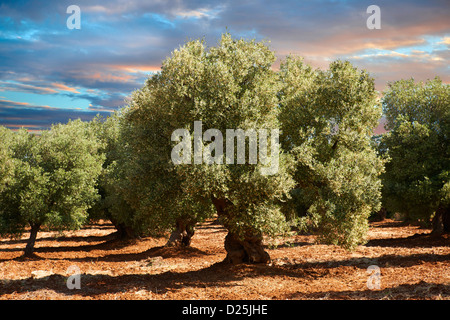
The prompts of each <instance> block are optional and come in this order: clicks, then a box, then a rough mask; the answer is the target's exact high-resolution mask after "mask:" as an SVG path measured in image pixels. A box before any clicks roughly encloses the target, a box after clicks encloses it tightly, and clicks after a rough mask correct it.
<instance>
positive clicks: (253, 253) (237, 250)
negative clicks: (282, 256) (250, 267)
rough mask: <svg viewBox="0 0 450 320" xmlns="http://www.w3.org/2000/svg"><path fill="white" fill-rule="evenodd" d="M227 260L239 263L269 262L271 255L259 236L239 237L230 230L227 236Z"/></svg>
mask: <svg viewBox="0 0 450 320" xmlns="http://www.w3.org/2000/svg"><path fill="white" fill-rule="evenodd" d="M225 250H226V251H227V257H226V258H225V261H226V262H229V263H232V264H239V263H269V262H270V256H269V254H268V253H267V252H266V251H264V247H263V246H262V239H261V237H258V236H251V237H245V238H244V239H243V240H241V239H239V237H237V236H236V235H235V234H233V233H231V232H228V234H227V236H226V237H225Z"/></svg>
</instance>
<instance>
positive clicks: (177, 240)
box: [166, 218, 196, 246]
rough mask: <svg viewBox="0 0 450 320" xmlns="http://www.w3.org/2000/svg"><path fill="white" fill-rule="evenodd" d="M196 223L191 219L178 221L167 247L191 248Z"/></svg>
mask: <svg viewBox="0 0 450 320" xmlns="http://www.w3.org/2000/svg"><path fill="white" fill-rule="evenodd" d="M195 224H196V221H192V220H190V219H183V218H180V219H177V221H176V223H175V230H173V231H172V233H171V235H170V238H169V240H168V241H167V243H166V246H190V245H191V240H192V236H193V235H194V233H195Z"/></svg>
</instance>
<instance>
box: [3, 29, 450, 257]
mask: <svg viewBox="0 0 450 320" xmlns="http://www.w3.org/2000/svg"><path fill="white" fill-rule="evenodd" d="M274 62H275V53H274V52H272V51H271V50H270V49H269V47H268V46H267V44H266V43H265V42H257V41H255V40H252V41H246V40H243V39H233V38H232V37H231V36H230V35H229V34H224V35H223V36H222V38H221V39H220V41H219V42H218V43H217V45H216V46H210V47H207V46H206V43H205V42H204V41H201V40H195V41H190V42H187V43H186V44H184V45H182V46H181V47H179V48H178V49H176V50H174V51H173V52H172V54H171V55H170V56H169V57H168V58H167V59H166V60H164V61H163V64H162V68H161V71H160V72H158V73H155V74H152V75H151V76H150V77H149V78H148V80H147V81H146V83H145V85H144V86H143V87H142V88H141V89H139V90H137V91H135V92H134V93H133V94H132V99H131V102H130V104H129V106H128V107H127V108H124V109H122V110H120V111H118V112H116V113H114V114H112V115H111V116H110V117H108V118H106V119H104V118H101V117H97V118H95V119H94V120H92V121H91V122H88V123H85V122H82V121H80V120H77V121H70V122H69V123H67V124H59V125H54V126H52V128H51V129H49V130H44V131H43V132H42V133H41V134H40V135H33V134H31V133H28V132H27V131H26V130H25V129H21V130H18V131H17V132H12V131H11V130H8V129H6V128H3V127H0V140H1V142H2V143H1V144H0V234H1V235H9V236H13V237H14V236H16V237H18V236H20V235H22V234H23V233H24V232H25V231H26V230H30V239H29V242H28V244H27V247H26V250H25V254H26V255H30V254H32V252H33V247H34V241H35V239H36V235H37V232H38V231H39V230H40V229H41V228H42V227H45V228H51V229H56V230H63V229H77V228H79V227H80V226H82V225H83V223H85V222H86V221H87V220H88V219H100V218H104V219H109V220H110V221H112V223H113V224H114V225H115V227H116V228H117V230H118V234H119V235H120V236H127V237H137V236H147V235H161V234H167V232H172V234H171V236H170V238H169V242H168V244H170V245H189V244H190V240H191V237H192V236H193V234H194V230H195V225H196V224H197V223H198V222H201V221H204V220H205V219H206V218H210V217H213V216H215V215H217V216H218V218H219V220H220V222H221V223H222V224H223V225H224V226H225V227H226V228H227V230H228V235H227V237H226V239H225V249H226V251H227V254H228V255H227V260H228V261H230V262H233V263H238V262H243V261H245V262H267V261H269V259H270V257H269V255H268V254H267V252H266V251H265V250H264V247H263V245H262V239H263V236H264V235H269V236H277V235H283V234H285V232H287V231H289V230H290V227H293V226H295V227H296V228H297V229H298V230H301V231H305V230H308V231H312V232H316V233H317V234H318V236H319V237H318V239H319V240H321V241H323V242H325V243H331V244H336V245H340V246H343V247H345V248H349V249H351V248H354V247H355V246H357V245H359V244H362V243H364V241H365V237H366V233H367V230H368V217H369V215H370V214H371V213H373V212H376V211H378V210H379V209H380V206H381V199H383V205H384V206H385V207H386V208H387V209H388V210H391V211H396V212H402V213H405V214H406V215H407V216H408V217H409V218H411V219H421V220H422V221H425V222H429V221H430V218H431V217H434V220H433V221H434V225H433V227H434V230H435V231H436V232H449V230H450V225H449V221H450V182H449V181H450V179H449V178H450V143H449V136H450V95H449V93H450V88H449V86H448V85H445V84H443V83H442V81H440V80H439V79H437V78H436V79H434V80H430V81H428V82H426V83H416V82H414V80H412V79H411V80H401V81H397V82H393V83H390V84H389V88H388V90H387V91H386V92H385V93H384V96H383V98H382V103H380V99H379V94H378V92H377V91H375V88H374V79H373V78H372V77H371V76H370V75H369V74H368V73H367V72H366V71H365V70H358V69H357V68H356V67H354V66H353V65H352V64H351V63H349V62H347V61H339V60H338V61H334V62H332V63H330V65H329V68H328V69H326V70H320V69H313V68H312V67H311V66H309V65H307V64H306V63H305V62H304V61H303V59H302V58H299V57H295V56H288V57H287V58H286V59H285V60H284V61H282V62H281V65H280V68H279V70H274V69H273V68H272V65H273V63H274ZM382 106H383V110H382ZM382 111H384V114H385V116H386V119H387V123H386V128H387V129H388V133H386V134H384V135H382V136H381V137H379V138H377V139H374V137H373V129H374V128H375V127H376V126H377V125H378V123H379V120H380V117H381V115H382ZM264 151H265V152H264ZM385 164H386V170H385ZM380 177H381V178H382V179H380Z"/></svg>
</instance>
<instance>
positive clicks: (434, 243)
mask: <svg viewBox="0 0 450 320" xmlns="http://www.w3.org/2000/svg"><path fill="white" fill-rule="evenodd" d="M365 246H366V247H392V248H397V247H402V248H432V247H445V246H450V234H443V235H432V234H429V233H425V234H415V235H412V236H410V237H406V238H389V239H386V238H385V239H372V240H369V241H368V242H367V243H366V244H365Z"/></svg>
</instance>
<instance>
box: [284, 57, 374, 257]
mask: <svg viewBox="0 0 450 320" xmlns="http://www.w3.org/2000/svg"><path fill="white" fill-rule="evenodd" d="M280 81H281V82H282V88H281V90H280V96H279V97H280V108H281V112H280V120H281V125H282V126H281V128H282V132H283V134H282V139H281V142H282V147H283V149H284V150H286V151H288V152H289V153H290V154H292V155H293V156H294V158H295V173H294V179H295V183H296V185H295V188H294V190H293V191H292V192H291V193H292V195H293V197H292V201H291V202H292V204H291V208H293V209H294V211H297V215H298V216H299V217H298V220H299V223H300V227H301V228H307V227H313V228H315V229H316V230H317V231H318V235H319V239H320V240H323V241H325V242H326V243H332V244H338V245H341V246H344V247H346V248H353V247H355V246H356V245H358V244H361V243H363V242H364V241H365V237H366V232H367V230H368V217H369V215H370V213H371V212H372V211H374V210H375V211H376V210H378V209H379V207H380V197H381V182H380V178H379V175H380V174H381V172H382V171H383V161H382V160H381V159H380V158H379V157H378V156H377V153H376V150H375V148H374V145H373V143H372V142H371V141H372V140H371V138H372V135H373V128H374V127H376V126H377V125H378V121H379V119H380V117H381V106H380V103H379V102H378V98H377V92H376V91H375V88H374V79H373V78H372V77H370V75H369V74H368V73H367V72H366V71H364V70H362V71H360V70H358V69H357V68H355V67H353V66H352V65H351V64H350V63H349V62H347V61H339V60H338V61H334V62H332V63H331V64H330V66H329V68H328V69H327V70H319V69H318V70H313V69H312V68H311V67H310V66H309V65H307V64H305V63H304V61H303V59H302V58H299V57H295V56H289V57H287V59H286V60H285V61H283V62H282V64H281V67H280ZM291 210H292V209H291ZM294 216H295V214H294Z"/></svg>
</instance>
